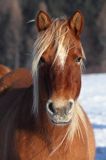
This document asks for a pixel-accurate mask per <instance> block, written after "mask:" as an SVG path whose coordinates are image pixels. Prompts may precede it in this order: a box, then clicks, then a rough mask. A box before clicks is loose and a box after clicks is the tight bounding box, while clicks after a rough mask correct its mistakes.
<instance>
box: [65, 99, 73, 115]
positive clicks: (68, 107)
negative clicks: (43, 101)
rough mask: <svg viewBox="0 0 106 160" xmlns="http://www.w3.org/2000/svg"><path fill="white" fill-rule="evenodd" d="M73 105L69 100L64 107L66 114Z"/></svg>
mask: <svg viewBox="0 0 106 160" xmlns="http://www.w3.org/2000/svg"><path fill="white" fill-rule="evenodd" d="M72 106H73V102H69V103H68V105H67V107H66V114H69V113H70V111H71V109H72Z"/></svg>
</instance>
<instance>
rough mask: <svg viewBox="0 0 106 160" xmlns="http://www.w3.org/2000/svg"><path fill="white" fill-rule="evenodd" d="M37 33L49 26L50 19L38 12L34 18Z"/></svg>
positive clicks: (45, 14) (42, 12) (43, 13)
mask: <svg viewBox="0 0 106 160" xmlns="http://www.w3.org/2000/svg"><path fill="white" fill-rule="evenodd" d="M36 22H37V28H38V31H43V30H45V29H47V28H48V27H49V26H50V24H51V18H50V17H49V16H48V14H47V13H45V12H44V11H40V12H39V13H38V14H37V18H36Z"/></svg>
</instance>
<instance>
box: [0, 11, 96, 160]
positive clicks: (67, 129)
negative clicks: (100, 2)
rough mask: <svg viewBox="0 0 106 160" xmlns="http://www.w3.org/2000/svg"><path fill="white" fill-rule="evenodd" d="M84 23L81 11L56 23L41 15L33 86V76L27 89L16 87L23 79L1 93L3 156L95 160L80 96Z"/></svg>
mask: <svg viewBox="0 0 106 160" xmlns="http://www.w3.org/2000/svg"><path fill="white" fill-rule="evenodd" d="M82 26H83V17H82V15H81V13H80V12H76V13H75V14H74V15H73V17H72V18H71V19H69V20H67V19H56V20H54V21H52V20H51V19H50V18H49V16H48V15H47V14H46V13H44V12H40V13H39V14H38V16H37V28H38V31H39V34H38V38H37V40H36V43H35V51H36V54H35V55H34V60H33V65H32V71H33V84H32V85H31V83H29V82H31V80H29V82H28V84H27V85H26V86H27V87H23V85H24V84H22V85H21V87H18V86H19V84H20V83H21V82H22V78H19V81H18V82H20V83H16V87H13V88H12V90H9V91H8V92H5V93H4V94H1V96H0V108H1V109H2V117H1V123H0V159H2V160H26V159H27V160H94V158H95V140H94V134H93V129H92V126H91V124H90V122H89V119H88V117H87V115H86V113H85V112H84V111H83V109H82V107H81V106H80V104H79V103H78V100H77V99H78V96H79V93H80V88H81V65H82V60H83V58H84V53H83V50H82V46H81V43H80V38H79V34H80V33H81V30H82ZM19 75H20V74H19ZM17 77H18V76H17ZM11 79H12V81H13V80H14V78H11ZM29 79H30V78H29ZM23 82H24V81H23ZM38 82H39V83H38ZM11 86H13V83H11ZM38 86H39V88H38ZM3 117H4V118H3Z"/></svg>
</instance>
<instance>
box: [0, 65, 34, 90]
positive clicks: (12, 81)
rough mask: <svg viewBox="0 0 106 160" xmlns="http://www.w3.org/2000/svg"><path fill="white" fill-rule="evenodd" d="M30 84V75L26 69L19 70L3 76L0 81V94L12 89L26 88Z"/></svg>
mask: <svg viewBox="0 0 106 160" xmlns="http://www.w3.org/2000/svg"><path fill="white" fill-rule="evenodd" d="M31 84H32V75H31V73H30V71H29V70H28V69H25V68H19V69H17V70H15V71H11V72H9V73H7V74H5V75H3V76H2V77H1V79H0V93H2V92H5V91H7V90H8V89H12V88H26V87H29V86H30V85H31Z"/></svg>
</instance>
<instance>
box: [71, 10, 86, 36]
mask: <svg viewBox="0 0 106 160" xmlns="http://www.w3.org/2000/svg"><path fill="white" fill-rule="evenodd" d="M69 25H70V27H71V29H72V30H73V31H74V33H75V34H76V35H78V36H79V35H80V33H81V32H82V29H83V26H84V17H83V15H82V14H81V12H80V11H77V12H75V13H74V15H73V16H72V18H71V19H70V20H69Z"/></svg>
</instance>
